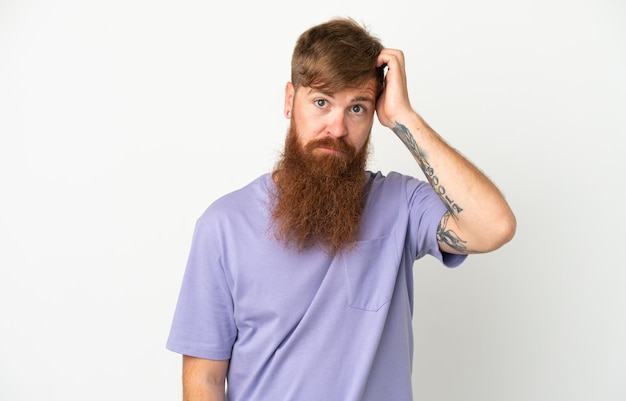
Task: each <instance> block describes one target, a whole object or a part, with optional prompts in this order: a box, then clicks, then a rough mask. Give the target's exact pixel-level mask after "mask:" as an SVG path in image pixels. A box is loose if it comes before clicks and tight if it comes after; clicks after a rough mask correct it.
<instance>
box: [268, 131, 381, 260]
mask: <svg viewBox="0 0 626 401" xmlns="http://www.w3.org/2000/svg"><path fill="white" fill-rule="evenodd" d="M320 145H323V146H324V147H327V148H329V147H330V148H334V149H337V150H341V151H342V153H343V154H342V155H330V154H322V155H317V156H316V155H314V154H313V150H314V149H315V148H317V147H319V146H320ZM368 145H369V137H368V142H367V143H366V144H365V145H364V146H363V148H362V149H361V150H360V151H359V152H358V153H357V152H356V151H355V149H354V148H352V147H351V146H350V145H348V144H346V143H345V142H344V141H343V140H336V139H333V138H326V139H323V140H318V141H314V142H310V143H308V144H307V145H306V146H305V147H304V148H303V147H302V146H301V145H300V144H299V143H298V135H297V132H296V128H295V126H294V124H293V122H292V125H291V127H290V128H289V132H288V135H287V138H286V140H285V150H284V152H283V154H282V158H281V159H280V160H279V162H278V163H277V164H276V167H275V169H274V172H273V177H274V181H275V182H276V186H277V191H276V193H274V194H273V195H274V196H273V211H272V218H273V223H274V232H275V235H276V237H277V238H278V239H279V240H282V241H283V242H284V243H285V244H286V245H287V246H295V247H296V248H297V249H298V250H299V251H303V250H305V249H307V248H309V247H311V246H314V245H321V246H322V247H324V248H325V249H326V251H327V252H328V253H329V254H336V253H338V252H341V251H343V250H346V249H347V248H349V247H350V246H351V245H353V244H354V242H355V241H356V240H357V238H358V234H359V227H360V223H361V216H362V214H363V209H364V207H365V198H366V193H365V189H366V185H365V165H366V161H367V156H368V149H369V147H368Z"/></svg>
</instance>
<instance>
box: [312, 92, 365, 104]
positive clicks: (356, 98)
mask: <svg viewBox="0 0 626 401" xmlns="http://www.w3.org/2000/svg"><path fill="white" fill-rule="evenodd" d="M309 93H312V94H315V93H321V94H322V95H324V96H328V97H330V98H332V99H334V98H335V96H334V95H333V93H331V92H327V91H323V90H320V89H313V88H311V89H310V92H309ZM354 102H369V103H374V102H375V100H374V98H372V97H370V96H366V95H360V96H357V97H354V98H352V99H350V103H354Z"/></svg>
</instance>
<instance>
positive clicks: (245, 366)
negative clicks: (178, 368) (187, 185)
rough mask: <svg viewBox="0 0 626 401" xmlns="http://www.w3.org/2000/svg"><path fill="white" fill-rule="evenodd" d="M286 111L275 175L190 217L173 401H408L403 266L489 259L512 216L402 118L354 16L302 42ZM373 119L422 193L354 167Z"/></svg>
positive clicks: (459, 162) (380, 57)
mask: <svg viewBox="0 0 626 401" xmlns="http://www.w3.org/2000/svg"><path fill="white" fill-rule="evenodd" d="M284 110H285V116H286V117H287V118H289V119H290V128H289V132H288V134H287V138H286V143H285V149H284V152H283V155H282V158H281V159H280V161H279V162H278V163H277V164H276V167H275V169H274V171H273V172H272V173H271V174H265V175H263V176H261V177H260V178H258V179H257V180H255V181H253V182H252V183H250V184H249V185H247V186H245V187H244V188H242V189H240V190H238V191H235V192H233V193H231V194H228V195H226V196H224V197H222V198H221V199H219V200H217V201H216V202H214V203H213V204H212V205H211V206H210V207H209V208H208V209H207V210H206V212H205V213H204V214H203V215H202V216H201V217H200V218H199V219H198V221H197V225H196V229H195V233H194V238H193V241H192V246H191V252H190V256H189V260H188V264H187V269H186V271H185V276H184V279H183V284H182V288H181V292H180V297H179V301H178V304H177V308H176V312H175V316H174V321H173V324H172V329H171V332H170V337H169V339H168V343H167V347H168V348H169V349H170V350H172V351H175V352H178V353H181V354H182V355H183V393H184V399H185V400H186V401H196V400H204V401H206V400H224V399H228V400H237V401H257V400H270V401H287V400H297V401H308V400H311V401H351V400H354V401H357V400H359V401H383V400H391V401H405V400H406V401H409V400H412V390H411V365H412V353H413V334H412V326H411V315H412V310H413V284H412V278H413V276H412V266H413V262H414V261H415V260H417V259H419V258H421V257H422V256H424V255H426V254H430V255H432V256H434V257H436V258H437V259H439V260H440V261H441V262H442V263H443V264H445V265H446V266H449V267H454V266H458V265H459V264H460V263H461V262H462V261H463V260H464V259H465V258H466V256H467V254H470V253H482V252H489V251H493V250H495V249H497V248H499V247H500V246H502V245H503V244H505V243H506V242H508V241H509V240H510V239H511V238H512V237H513V235H514V231H515V217H514V215H513V213H512V212H511V210H510V208H509V206H508V205H507V202H506V201H505V200H504V198H503V196H502V195H501V194H500V192H499V191H498V190H497V189H496V187H495V186H494V185H493V184H492V183H491V182H490V181H489V179H488V178H487V177H485V175H483V174H482V173H481V172H480V171H479V170H478V169H477V168H476V167H474V166H473V165H472V164H471V163H470V162H468V161H467V160H466V159H465V158H463V157H462V156H461V155H460V154H459V153H458V152H456V151H455V150H454V149H453V148H451V147H450V146H448V145H447V144H446V143H445V142H444V141H443V140H442V139H441V138H440V137H439V136H438V134H436V133H435V132H434V131H433V130H432V129H431V128H430V127H429V126H428V125H427V124H426V123H425V122H424V120H423V119H422V118H421V117H420V115H419V114H417V113H416V112H415V111H414V110H413V109H412V107H411V105H410V103H409V95H408V93H407V85H406V76H405V67H404V58H403V53H402V52H401V51H399V50H393V49H387V48H384V47H383V46H382V44H381V43H380V42H379V40H378V39H376V38H375V37H373V36H371V35H370V34H369V33H368V32H367V31H366V29H364V28H363V27H362V26H360V25H359V24H357V23H355V22H354V21H353V20H350V19H333V20H331V21H328V22H327V23H324V24H320V25H318V26H314V27H312V28H310V29H309V30H307V31H306V32H304V33H303V34H302V35H301V36H300V38H299V39H298V41H297V43H296V46H295V49H294V53H293V58H292V76H291V82H289V83H287V86H286V89H285V106H284ZM374 114H376V115H377V117H378V119H379V121H380V122H381V124H382V125H384V126H386V127H388V128H390V129H391V130H392V131H393V132H395V134H396V135H397V136H398V137H399V138H400V139H401V140H402V141H403V142H404V143H405V145H406V146H407V147H408V149H409V151H410V152H411V153H412V155H413V156H414V157H415V159H416V161H417V165H418V166H419V167H420V168H421V169H422V171H423V172H424V174H425V176H426V178H427V181H428V182H425V181H422V180H418V179H416V178H413V177H410V176H406V175H401V174H398V173H395V172H393V173H390V174H388V175H387V176H383V175H382V174H381V173H373V172H369V171H367V170H366V167H365V165H366V160H367V152H368V142H369V137H370V131H371V128H372V125H373V121H374ZM226 393H227V394H226Z"/></svg>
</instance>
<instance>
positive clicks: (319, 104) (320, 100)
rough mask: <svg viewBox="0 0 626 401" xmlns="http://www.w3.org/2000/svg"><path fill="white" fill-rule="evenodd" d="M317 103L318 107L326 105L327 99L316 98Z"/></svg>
mask: <svg viewBox="0 0 626 401" xmlns="http://www.w3.org/2000/svg"><path fill="white" fill-rule="evenodd" d="M315 105H316V106H317V107H324V106H326V100H325V99H316V100H315Z"/></svg>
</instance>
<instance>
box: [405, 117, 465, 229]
mask: <svg viewBox="0 0 626 401" xmlns="http://www.w3.org/2000/svg"><path fill="white" fill-rule="evenodd" d="M393 132H394V133H395V134H396V135H397V136H398V138H400V140H401V141H402V142H403V143H404V145H405V146H406V147H407V148H409V150H410V151H411V154H412V155H413V157H414V158H415V160H417V163H418V164H419V166H420V168H421V169H422V171H423V172H424V174H425V175H426V179H427V180H428V182H429V183H430V185H431V186H432V187H433V189H434V190H435V192H436V193H437V195H439V197H440V198H441V200H442V201H443V203H444V205H445V206H446V208H447V209H448V211H449V212H450V215H451V216H452V217H454V218H456V215H457V214H459V213H461V212H462V211H463V209H462V208H461V207H460V206H459V205H458V204H457V203H456V202H455V201H454V200H453V199H451V198H450V197H449V196H448V195H447V194H446V189H445V188H444V186H443V185H441V183H440V182H439V178H438V177H437V176H436V175H435V170H434V169H433V168H432V167H431V166H430V163H428V160H426V155H424V153H422V151H421V150H420V149H419V147H418V146H417V143H416V142H415V139H414V138H413V135H412V134H411V132H410V131H409V129H408V128H407V127H406V126H404V125H402V124H400V123H399V122H397V121H396V125H395V127H393Z"/></svg>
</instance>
